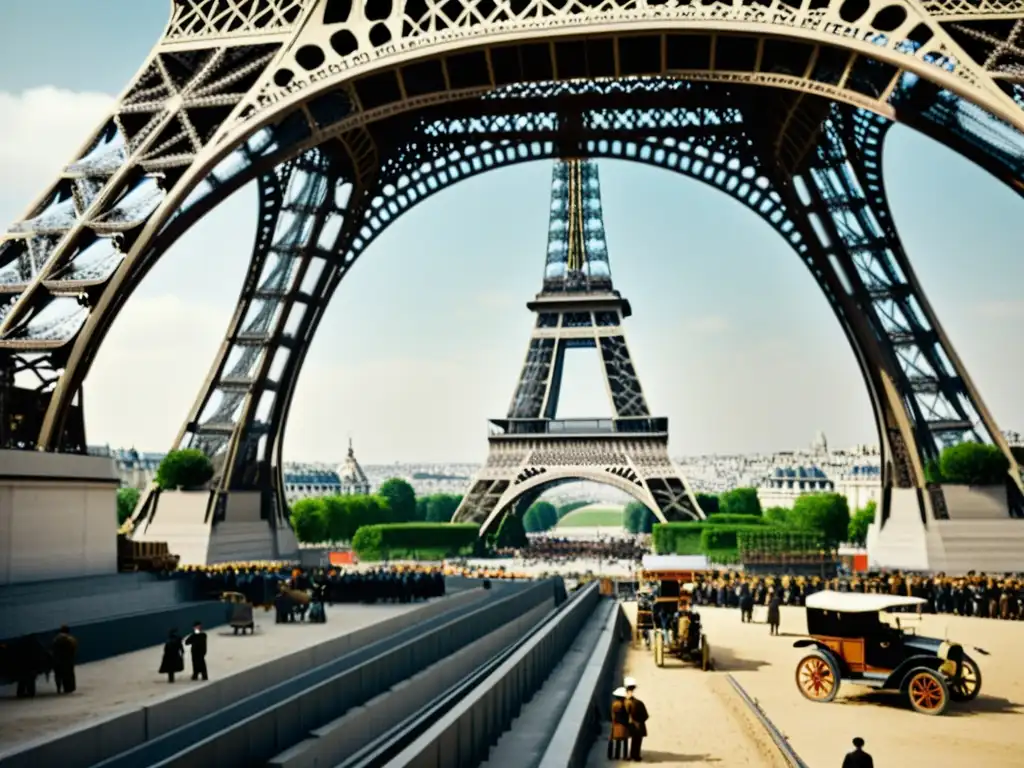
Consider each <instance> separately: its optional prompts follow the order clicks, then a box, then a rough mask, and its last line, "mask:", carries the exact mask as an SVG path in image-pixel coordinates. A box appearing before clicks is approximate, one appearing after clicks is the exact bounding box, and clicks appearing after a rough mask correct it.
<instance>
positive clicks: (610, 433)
mask: <svg viewBox="0 0 1024 768" xmlns="http://www.w3.org/2000/svg"><path fill="white" fill-rule="evenodd" d="M526 306H527V307H528V308H529V309H530V310H531V311H532V312H534V313H536V315H537V320H536V322H535V324H534V326H533V331H532V333H531V335H530V346H529V348H528V350H527V353H526V361H525V362H524V363H523V371H522V374H521V375H520V377H519V385H518V386H517V387H516V391H515V394H514V395H513V397H512V404H511V405H510V406H509V409H508V417H507V418H504V419H491V434H490V436H489V438H488V456H487V463H486V464H485V465H484V467H483V469H482V470H480V472H479V473H478V474H477V476H476V477H475V478H474V479H473V483H472V485H471V486H470V491H469V493H468V494H466V496H465V497H464V498H463V500H462V503H461V504H460V505H459V508H458V509H457V510H456V512H455V515H454V517H453V521H454V522H475V523H479V524H480V532H481V535H483V534H485V533H488V532H493V531H494V530H496V529H497V526H498V523H499V522H500V521H501V519H502V518H503V517H504V515H505V514H507V513H508V512H514V513H516V514H521V513H522V512H523V511H524V510H525V509H527V508H528V507H529V505H530V504H532V503H533V502H534V501H536V499H537V498H538V497H539V496H540V495H541V494H542V493H544V492H545V491H547V490H550V489H551V488H553V487H555V486H557V485H562V484H564V483H571V482H576V481H580V480H590V481H594V482H598V483H604V484H606V485H611V486H614V487H615V488H619V489H620V490H623V491H625V492H626V493H628V494H630V495H631V496H632V497H633V498H634V499H636V500H637V501H639V502H641V503H642V504H644V505H646V506H647V508H648V509H650V510H651V511H652V512H653V513H654V515H655V516H656V517H657V518H658V519H659V520H660V521H662V522H668V521H670V520H687V519H701V518H703V517H704V515H703V513H702V512H701V509H700V507H699V506H698V504H697V500H696V499H695V498H694V495H693V493H692V492H691V491H690V487H689V485H688V484H687V482H686V480H685V479H684V478H683V476H682V474H681V473H680V472H679V470H678V468H677V467H676V466H675V465H674V464H673V463H672V460H671V459H669V456H668V419H667V418H654V417H652V416H651V415H650V411H649V410H648V408H647V401H646V399H645V398H644V393H643V389H642V387H641V386H640V379H639V378H638V376H637V373H636V370H635V369H634V367H633V361H632V359H631V358H630V356H629V347H628V346H627V345H626V337H625V334H624V332H623V329H622V321H623V320H624V319H625V318H627V317H629V316H630V315H631V314H632V309H631V308H630V305H629V302H628V301H627V300H626V299H624V298H622V295H621V294H620V293H619V292H618V291H616V290H615V288H614V287H613V285H612V273H611V268H610V266H609V262H608V244H607V242H606V240H605V233H604V219H603V215H602V211H601V185H600V181H599V179H598V174H597V164H596V163H595V162H593V161H588V160H575V159H570V160H561V161H556V163H555V167H554V170H553V171H552V174H551V214H550V222H549V226H548V252H547V261H546V264H545V268H544V286H543V290H542V291H541V292H540V293H539V294H537V296H536V298H534V300H533V301H531V302H529V303H527V305H526ZM580 347H583V348H596V349H598V350H599V351H600V354H601V360H602V362H603V364H604V365H603V370H604V381H605V389H606V391H607V392H608V397H609V399H610V400H611V404H612V412H613V413H614V416H613V417H612V418H611V419H557V418H555V413H556V411H557V409H558V400H559V396H560V395H561V389H562V370H563V365H564V362H565V352H566V350H568V349H573V348H580Z"/></svg>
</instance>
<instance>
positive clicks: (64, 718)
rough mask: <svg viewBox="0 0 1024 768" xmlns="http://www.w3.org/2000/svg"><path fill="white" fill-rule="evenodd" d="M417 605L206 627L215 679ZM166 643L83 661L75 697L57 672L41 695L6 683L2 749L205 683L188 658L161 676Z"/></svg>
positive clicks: (42, 685) (265, 616)
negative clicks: (242, 628)
mask: <svg viewBox="0 0 1024 768" xmlns="http://www.w3.org/2000/svg"><path fill="white" fill-rule="evenodd" d="M417 607H418V606H417V605H391V604H388V605H344V606H341V605H338V606H333V607H332V606H328V607H327V623H326V624H308V623H306V622H300V623H296V624H275V623H274V614H273V612H272V611H271V612H263V611H258V612H257V614H256V631H255V633H254V634H252V635H237V636H236V635H234V634H233V633H232V631H231V629H230V628H228V627H226V626H224V627H218V628H216V629H212V630H210V631H209V632H208V633H207V634H208V635H209V640H208V643H209V650H208V652H207V667H208V668H209V671H210V677H211V678H212V679H216V678H217V677H218V676H223V675H227V674H230V673H232V672H238V671H240V670H243V669H247V668H249V667H252V666H255V665H257V664H261V663H263V662H266V661H269V660H270V659H274V658H277V657H279V656H282V655H284V654H286V653H289V652H291V651H297V650H301V649H303V648H309V647H311V646H314V645H317V644H319V643H322V642H324V641H326V640H329V639H331V638H333V637H340V636H341V635H344V634H346V633H348V632H353V631H355V630H357V629H359V628H360V627H365V626H369V625H370V624H375V623H377V622H379V621H383V620H385V619H387V618H389V617H391V616H396V615H398V614H400V613H405V612H406V611H410V610H415V609H416V608H417ZM73 631H74V628H73V627H72V632H73ZM162 649H163V646H155V647H152V648H145V649H143V650H141V651H135V652H134V653H128V654H124V655H122V656H117V657H115V658H111V659H104V660H103V661H96V662H92V663H91V664H82V665H80V666H79V667H77V669H76V671H75V676H76V679H77V690H76V691H75V692H74V693H72V694H70V695H68V696H58V695H57V692H56V688H55V686H54V682H53V676H52V675H51V677H50V679H49V681H47V680H46V678H43V677H40V678H38V681H37V689H36V690H37V693H36V697H35V698H34V699H17V698H15V686H13V685H10V686H0V751H6V750H9V749H12V748H14V747H16V746H18V745H20V744H23V743H26V742H29V741H34V740H36V739H39V738H41V737H44V736H47V735H55V734H56V733H58V732H60V731H63V730H67V729H70V728H74V727H76V726H79V725H82V724H84V723H86V722H88V721H90V720H94V719H101V718H103V717H108V716H110V715H112V714H115V713H119V712H124V711H127V710H131V709H136V708H138V707H141V706H143V705H145V704H151V703H153V702H154V701H157V700H160V699H165V698H170V697H172V696H176V695H180V694H182V693H185V692H186V691H187V690H190V689H191V688H192V687H193V686H196V685H205V683H203V682H202V681H199V682H193V681H192V680H191V667H190V662H189V660H188V659H187V658H186V659H185V672H184V673H182V675H181V676H179V677H178V678H177V679H176V681H175V682H174V683H173V684H169V683H168V682H167V677H166V676H165V675H163V676H162V675H159V674H157V670H158V669H159V667H160V658H161V655H162ZM187 655H188V651H187V649H186V656H187Z"/></svg>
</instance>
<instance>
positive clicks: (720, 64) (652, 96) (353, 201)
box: [0, 0, 1024, 514]
mask: <svg viewBox="0 0 1024 768" xmlns="http://www.w3.org/2000/svg"><path fill="white" fill-rule="evenodd" d="M1018 5H1019V4H1017V3H996V2H984V1H983V2H977V3H973V2H972V3H966V2H940V1H938V0H936V1H934V2H927V3H924V4H910V3H907V2H892V3H878V2H870V1H869V0H861V1H859V2H858V1H857V0H845V1H844V2H828V1H827V0H806V1H804V2H795V1H794V0H787V1H780V0H772V1H771V2H769V3H766V4H761V3H756V4H755V3H739V4H733V3H716V2H712V3H708V4H689V3H678V2H674V0H670V1H669V2H664V3H661V2H652V1H651V0H628V1H626V0H623V1H621V2H616V1H613V0H609V1H608V2H601V3H590V2H580V1H579V0H564V1H563V0H556V1H549V0H522V1H520V0H515V2H511V3H508V4H493V5H492V4H490V3H488V2H484V0H477V1H475V2H474V1H472V0H465V1H463V2H458V1H457V0H453V2H451V3H446V4H444V5H443V6H430V5H427V4H424V3H421V2H419V0H408V2H405V3H398V2H389V1H387V0H383V1H381V2H376V1H375V2H369V3H363V4H358V3H349V2H334V1H332V2H326V1H324V0H253V2H242V1H241V0H175V2H174V3H173V11H172V17H171V21H170V22H169V25H168V28H167V30H166V31H165V34H164V36H163V38H162V39H161V41H160V42H159V43H158V45H157V47H156V48H155V49H154V51H153V53H152V54H151V56H150V58H149V60H148V61H147V62H146V64H145V65H144V67H143V68H142V70H141V71H140V74H139V75H138V76H137V77H136V79H135V80H134V81H133V82H132V83H131V84H130V85H129V87H128V88H127V89H126V91H125V93H124V94H123V95H122V97H121V98H120V99H119V101H118V103H117V106H116V107H115V109H114V111H113V113H112V114H111V116H110V119H109V120H108V121H106V122H105V123H104V124H103V125H102V126H101V127H100V128H99V129H98V130H97V132H96V133H95V134H94V135H93V136H92V137H91V138H90V139H89V140H88V141H87V142H86V143H85V145H84V146H83V147H82V149H81V150H80V152H79V153H77V154H76V156H75V158H74V159H73V161H72V162H71V163H70V164H69V165H68V166H67V167H66V169H65V170H64V171H63V172H62V173H61V174H60V176H59V178H58V179H57V180H56V182H55V183H54V184H53V185H52V186H51V187H50V188H49V189H48V190H46V191H45V192H44V194H43V195H42V196H41V197H40V198H39V200H38V201H37V202H36V203H34V204H33V205H32V206H31V208H30V209H29V210H28V211H27V212H26V214H25V216H24V217H23V218H22V219H21V220H19V221H18V222H16V223H15V224H13V225H12V226H11V227H9V228H8V230H7V232H6V234H5V235H4V236H3V239H2V241H0V293H3V294H5V296H6V298H5V300H4V301H3V303H2V304H0V372H2V376H0V429H2V430H3V431H2V434H0V438H2V442H3V444H4V445H6V446H10V447H15V448H25V449H41V450H70V451H81V450H84V447H85V429H84V423H83V417H82V413H81V399H80V391H81V387H82V383H83V381H84V379H85V375H86V373H87V371H88V368H89V365H90V364H91V362H92V360H93V358H94V357H95V354H96V350H97V349H98V348H99V345H100V344H101V342H102V340H103V338H104V335H105V333H106V332H107V330H109V327H110V324H111V323H112V322H113V319H114V318H115V317H116V316H117V313H118V311H119V310H120V308H121V307H122V306H123V304H124V302H125V301H126V300H127V298H128V296H130V295H131V292H132V291H133V290H134V288H135V287H137V285H138V284H139V283H140V282H141V280H142V279H143V278H144V276H145V274H146V273H147V272H148V270H149V269H150V268H151V267H152V265H153V264H154V263H155V262H156V260H157V259H159V257H160V256H161V255H162V253H163V252H164V251H166V249H167V248H168V247H170V245H171V244H172V243H173V242H174V241H175V240H176V238H177V237H179V236H180V235H181V234H182V233H183V232H184V231H186V230H187V229H188V228H189V226H191V224H192V223H194V222H195V221H196V220H198V219H199V218H200V217H201V216H202V215H204V214H205V213H206V212H207V211H209V210H210V209H211V208H213V207H215V206H216V205H217V204H219V202H220V201H222V200H223V199H224V198H225V197H226V196H228V195H229V194H231V192H232V191H234V190H235V189H237V188H239V187H240V186H242V185H244V184H245V183H246V182H248V181H249V180H251V179H254V178H258V179H259V180H260V200H261V213H260V216H261V220H260V221H261V224H260V233H259V234H258V236H257V244H256V246H255V248H254V256H253V259H252V264H251V268H250V273H249V275H248V276H247V278H246V284H245V288H244V290H243V293H242V296H241V298H240V304H239V311H238V314H237V315H236V317H235V318H234V319H233V320H232V326H231V328H230V329H229V331H228V335H227V339H226V343H225V349H224V350H223V351H222V353H221V354H220V355H219V356H218V359H217V361H216V363H215V365H214V367H213V369H212V370H211V374H210V376H209V378H208V381H207V382H206V384H205V385H204V388H203V391H202V392H201V393H200V394H199V397H198V398H197V402H196V406H195V407H194V408H193V412H192V414H190V416H189V418H188V420H187V422H186V424H185V426H184V427H183V430H182V434H181V436H180V437H179V442H180V443H184V442H187V443H189V444H195V445H199V446H202V447H203V448H204V450H207V451H208V452H211V453H213V454H214V455H215V457H216V458H217V463H218V466H219V473H218V488H219V489H220V490H222V491H228V490H232V489H239V488H259V489H261V490H264V491H266V492H267V494H269V496H273V497H275V500H276V502H280V501H281V499H282V498H283V497H281V494H280V470H279V467H280V453H281V439H282V435H283V430H284V426H285V423H286V418H287V412H288V408H289V405H290V402H291V399H292V397H293V395H294V387H295V381H296V380H297V377H298V372H299V370H300V369H301V364H302V360H303V358H304V355H305V351H306V349H307V348H308V344H309V342H310V340H311V338H312V336H313V334H314V333H315V330H316V327H317V324H318V323H319V320H320V318H321V317H322V313H323V309H324V307H325V306H326V303H327V302H328V300H329V298H330V296H331V295H332V294H333V291H334V289H335V288H336V286H337V284H338V282H339V281H340V279H341V278H342V277H343V276H344V275H345V274H346V272H347V270H348V267H349V266H351V264H352V262H353V261H354V260H355V258H357V257H358V255H359V254H360V253H361V252H362V251H363V250H365V248H366V247H367V246H368V244H369V243H370V242H372V240H373V239H374V238H375V237H376V235H377V234H379V232H380V231H382V230H383V229H384V228H385V227H386V226H387V225H388V224H389V223H390V222H391V221H393V220H394V219H395V218H397V217H398V216H399V215H400V214H401V212H402V211H403V210H405V209H407V208H408V207H410V206H411V205H413V204H415V203H416V202H418V201H419V200H421V199H423V198H425V197H427V196H429V194H432V193H433V192H434V191H437V190H439V189H441V188H443V187H445V186H446V185H448V184H450V183H453V182H454V181H457V180H459V179H461V178H465V177H466V176H469V175H472V174H474V173H478V172H482V171H483V170H487V169H488V168H492V167H497V166H500V165H506V164H509V163H512V162H520V161H524V160H527V159H539V158H545V157H558V156H564V155H567V154H574V155H578V156H593V157H622V158H627V159H635V160H638V161H640V162H646V163H650V164H654V165H659V166H662V167H666V168H671V169H674V170H677V171H679V172H682V173H684V174H687V175H690V176H692V177H694V178H697V179H699V180H701V181H704V182H705V183H709V184H711V185H712V186H715V187H716V188H719V189H722V190H723V191H725V192H727V193H728V194H730V195H732V196H733V197H735V198H737V199H739V200H741V201H742V202H744V204H746V205H748V207H750V208H752V209H753V210H755V212H757V213H758V215H760V216H762V217H763V218H765V219H766V220H767V221H768V222H769V223H770V225H771V226H772V227H774V228H775V229H776V230H778V231H779V232H780V233H781V234H782V236H783V237H785V238H786V240H787V241H788V242H790V244H791V245H792V246H793V248H794V250H796V252H797V253H798V255H799V257H800V258H801V259H802V260H803V261H804V262H805V263H806V264H807V266H808V268H809V269H810V270H811V272H812V274H813V275H814V277H815V279H816V281H817V282H818V284H819V285H820V286H821V288H822V290H823V292H824V294H825V295H826V297H827V299H828V301H829V302H830V304H831V305H832V307H833V310H834V312H835V314H836V316H837V318H838V319H839V321H840V324H841V326H842V327H843V329H844V333H846V335H847V337H848V339H849V340H850V342H851V346H852V347H853V349H854V351H855V354H856V355H857V357H858V361H859V362H860V365H861V368H862V371H863V372H864V376H865V380H866V383H867V386H868V390H869V392H870V394H871V398H872V402H873V405H874V409H875V413H876V418H877V419H878V422H879V429H880V435H881V440H882V449H883V452H884V453H885V456H886V466H885V478H884V482H885V484H886V487H905V488H910V487H916V488H923V487H924V485H925V481H924V475H923V463H924V462H925V461H926V460H927V459H929V458H931V457H933V456H934V455H935V453H936V452H937V450H938V449H939V448H940V447H941V446H942V445H944V444H947V443H951V442H956V441H958V440H963V439H981V440H991V441H992V442H994V443H996V444H997V445H999V446H1000V448H1002V449H1003V451H1004V452H1005V453H1007V455H1008V457H1009V456H1010V454H1009V449H1008V447H1007V446H1006V445H1005V441H1003V439H1002V437H1001V435H1000V433H999V431H998V429H997V428H996V425H995V422H994V420H993V418H992V416H991V414H989V413H988V412H987V410H986V409H985V407H984V404H983V403H982V401H981V399H980V397H979V396H978V394H977V390H976V388H975V387H974V386H973V384H972V383H971V381H970V379H969V377H968V376H967V373H966V371H965V370H964V368H963V365H962V363H961V362H960V361H959V359H958V358H957V357H956V355H955V352H954V350H953V348H952V346H951V344H950V343H949V340H948V339H947V338H946V337H945V334H944V333H943V332H942V329H941V327H940V326H939V325H938V323H937V321H936V320H935V316H934V313H933V311H932V310H931V308H930V306H929V304H928V302H927V300H926V299H925V297H924V296H923V294H922V293H921V291H920V288H919V286H918V285H917V282H916V280H915V278H914V276H913V272H912V270H911V269H910V265H909V262H908V261H907V258H906V255H905V253H904V252H903V249H902V247H901V246H900V245H899V241H898V237H897V235H896V230H895V227H894V225H893V223H892V217H891V214H890V213H889V211H888V208H887V205H886V203H885V192H884V184H883V181H882V175H881V146H882V139H883V137H884V133H885V130H886V129H887V127H888V126H889V125H890V124H891V121H892V120H900V121H903V122H906V123H908V124H910V125H912V126H914V127H916V128H918V129H919V130H922V131H924V132H926V133H929V134H931V135H933V136H936V137H937V138H939V139H940V140H942V141H943V142H945V143H946V144H948V145H949V146H951V147H953V148H954V149H956V150H957V151H959V152H961V153H963V154H964V155H966V156H968V157H970V158H971V159H973V160H974V161H976V162H978V163H980V164H981V165H983V166H984V167H985V168H986V169H988V170H989V171H990V172H991V173H993V175H995V176H996V177H997V178H999V179H1001V180H1003V181H1004V182H1006V183H1009V184H1012V185H1014V188H1015V189H1017V190H1018V191H1021V190H1024V180H1022V169H1024V151H1022V148H1024V140H1022V135H1021V133H1019V129H1021V128H1022V127H1024V111H1022V106H1024V87H1022V85H1021V79H1022V78H1021V76H1020V73H1021V62H1020V48H1021V46H1020V31H1021V19H1024V8H1021V7H1018ZM659 100H660V101H659ZM829 101H832V102H834V104H831V105H830V103H829ZM681 104H682V105H684V106H680V105H681ZM755 116H756V119H753V118H754V117H755ZM310 179H315V180H314V181H311V180H310ZM288 190H295V193H296V194H297V195H299V198H297V199H292V198H290V197H288V194H289V193H288ZM317 190H326V191H325V192H323V193H322V194H321V192H319V191H317ZM314 191H315V192H316V194H313V192H314ZM306 193H308V195H311V196H307V197H302V195H303V194H306ZM297 220H301V222H302V224H301V225H300V224H296V221H297ZM295 227H298V229H295ZM314 231H315V232H316V233H317V234H316V235H315V236H308V235H307V234H306V233H312V232H314ZM287 232H293V233H298V234H299V235H301V242H299V241H295V242H288V241H287V239H285V241H284V242H283V243H282V242H281V238H282V237H284V238H286V233H287ZM271 305H272V306H273V308H270V306H271ZM246 349H247V350H248V352H246V351H245V350H246ZM1011 461H1012V458H1011ZM1012 467H1013V470H1014V485H1015V487H1016V486H1017V485H1019V470H1018V468H1017V465H1016V463H1015V462H1012ZM936 504H937V505H939V504H938V502H936ZM939 506H941V505H939ZM883 507H884V504H883ZM278 508H279V509H281V508H282V507H280V505H278ZM883 514H884V512H883Z"/></svg>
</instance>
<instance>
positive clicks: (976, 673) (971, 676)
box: [949, 656, 981, 701]
mask: <svg viewBox="0 0 1024 768" xmlns="http://www.w3.org/2000/svg"><path fill="white" fill-rule="evenodd" d="M980 692H981V670H980V669H978V665H977V663H975V661H974V659H972V658H971V657H970V656H964V661H963V665H962V667H961V669H960V679H959V680H958V681H957V682H955V683H951V684H950V685H949V696H950V698H952V699H953V701H971V700H973V699H975V698H977V697H978V694H979V693H980Z"/></svg>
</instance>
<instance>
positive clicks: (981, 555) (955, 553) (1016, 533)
mask: <svg viewBox="0 0 1024 768" xmlns="http://www.w3.org/2000/svg"><path fill="white" fill-rule="evenodd" d="M932 525H933V526H934V529H935V532H936V533H938V535H939V537H940V538H941V540H942V546H943V549H944V550H945V563H944V564H939V563H936V566H937V567H939V568H940V569H941V570H944V571H946V572H947V573H966V572H967V571H985V572H988V573H1000V572H1006V573H1018V572H1021V571H1024V520H1015V519H1012V518H1007V517H1006V516H1005V515H1003V517H1002V518H1001V519H984V518H974V519H964V518H963V517H962V516H960V515H958V516H957V518H956V519H954V520H936V521H935V522H934V523H932Z"/></svg>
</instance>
